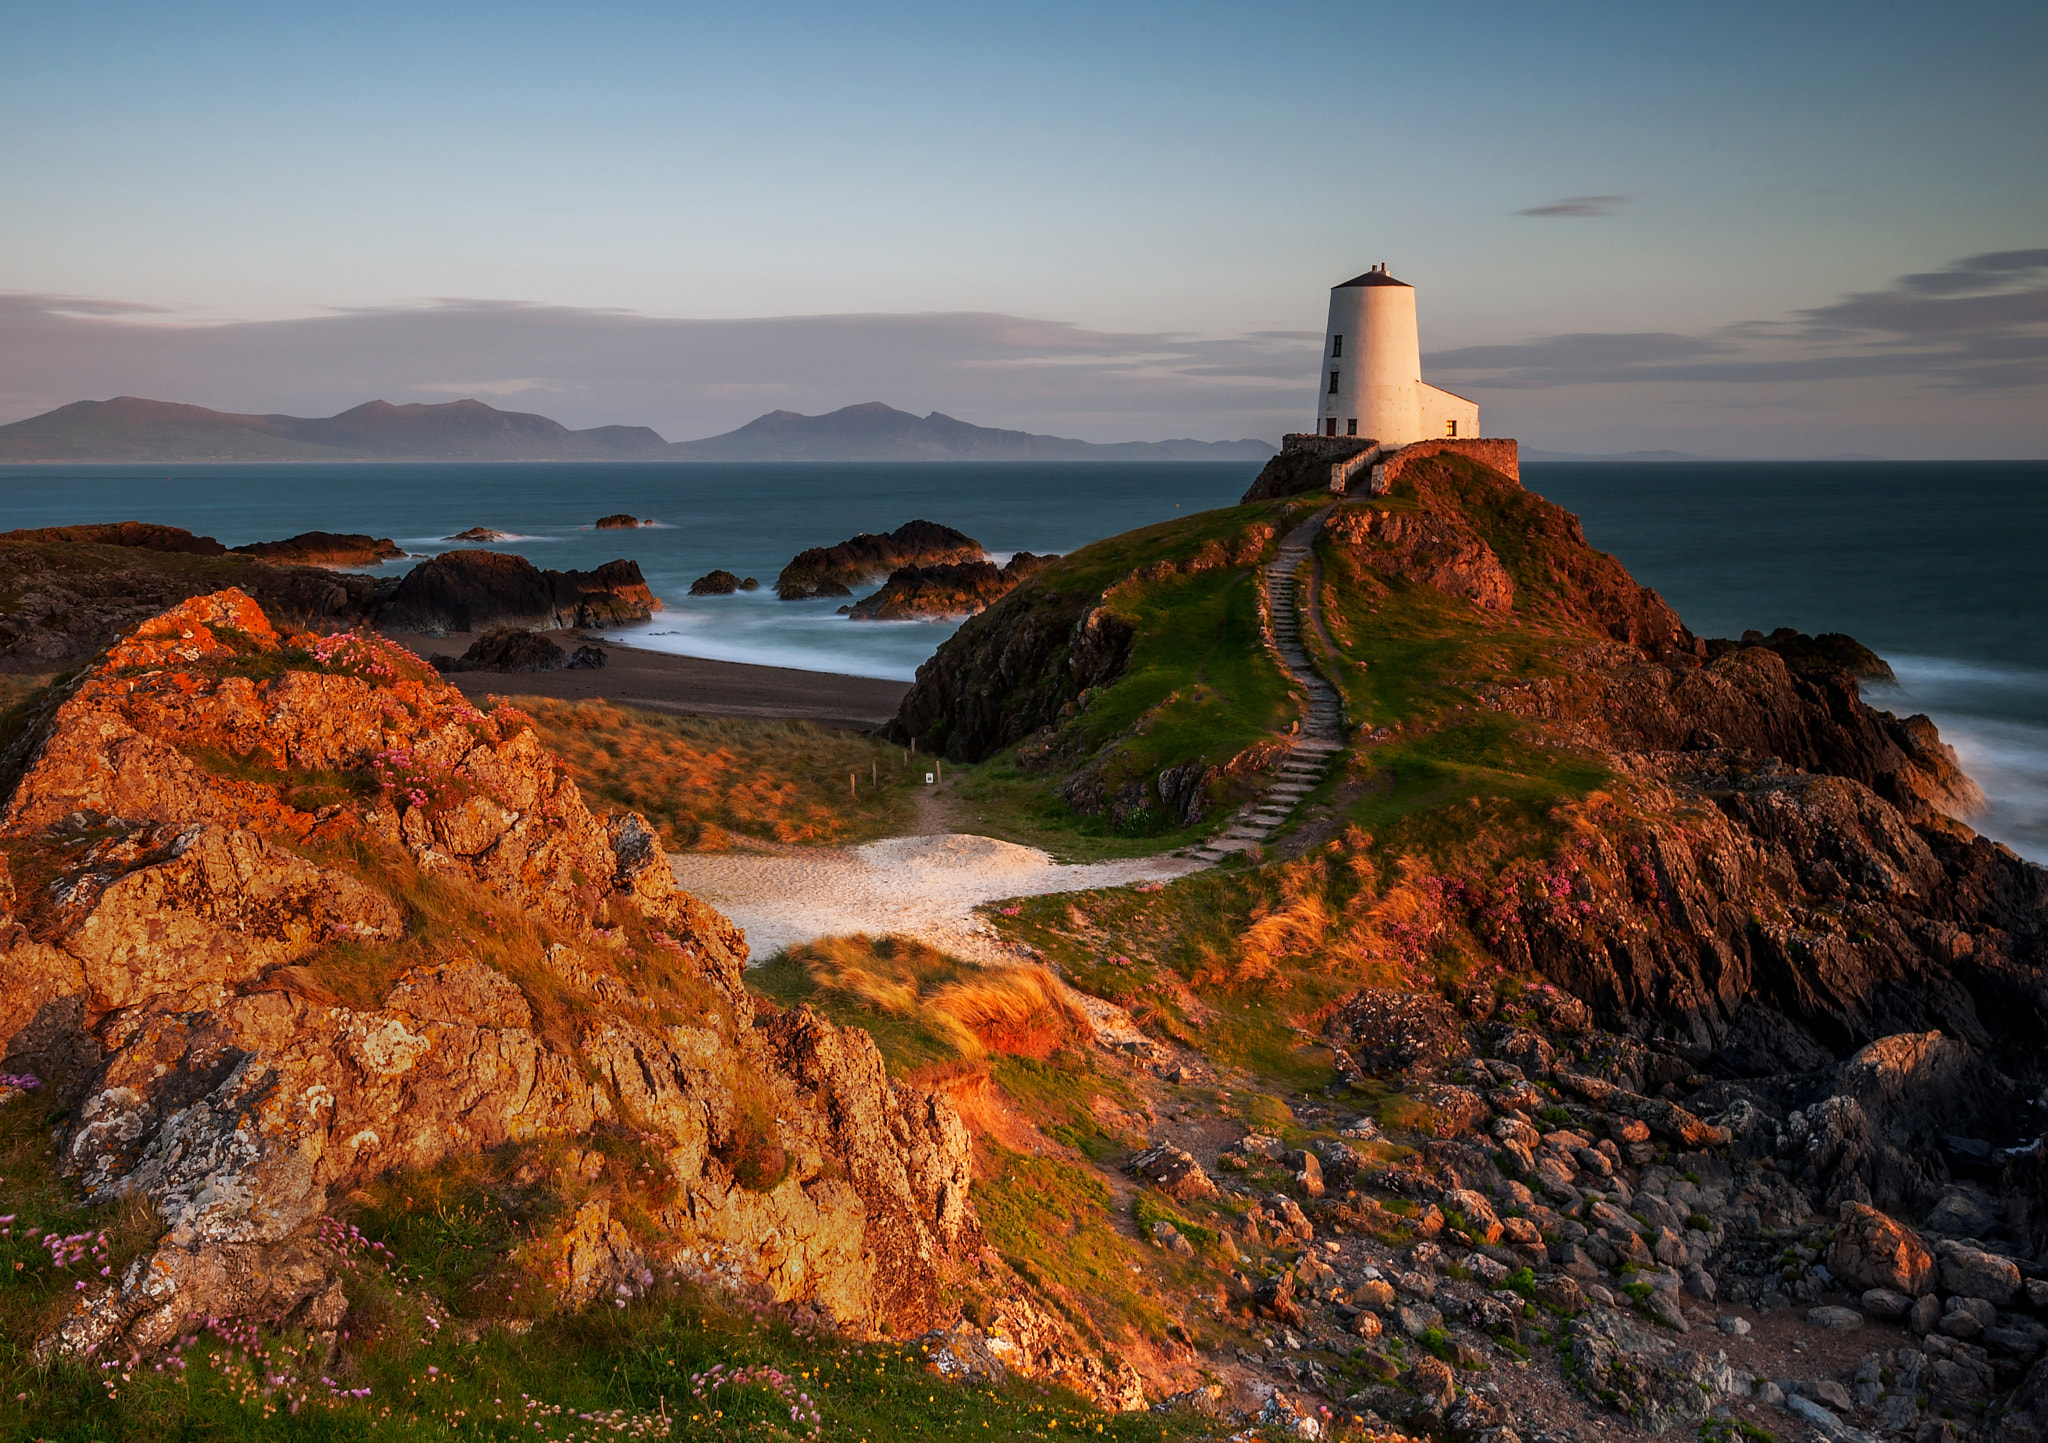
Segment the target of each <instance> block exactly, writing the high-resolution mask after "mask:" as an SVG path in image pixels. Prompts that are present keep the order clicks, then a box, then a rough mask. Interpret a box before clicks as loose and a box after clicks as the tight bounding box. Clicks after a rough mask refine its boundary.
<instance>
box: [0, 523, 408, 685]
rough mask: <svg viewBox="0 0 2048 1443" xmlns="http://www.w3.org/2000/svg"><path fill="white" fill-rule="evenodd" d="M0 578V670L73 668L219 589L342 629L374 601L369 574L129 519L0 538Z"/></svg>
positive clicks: (300, 619)
mask: <svg viewBox="0 0 2048 1443" xmlns="http://www.w3.org/2000/svg"><path fill="white" fill-rule="evenodd" d="M0 577H5V578H6V586H5V589H4V592H0V672H41V671H52V670H55V669H57V668H60V667H68V666H76V665H78V664H79V663H80V662H82V661H84V660H85V659H86V658H88V657H90V656H91V655H93V653H95V652H97V651H98V650H100V648H102V647H104V646H106V645H107V644H108V643H110V642H111V641H113V640H114V639H115V638H116V637H117V636H119V635H120V634H121V633H122V632H124V631H126V630H128V629H130V628H132V627H134V626H135V625H137V624H138V623H139V622H141V621H143V620H145V619H147V618H148V617H151V616H154V615H156V614H157V613H158V612H160V611H162V610H164V609H165V608H166V607H169V606H172V605H175V604H176V603H178V602H180V601H183V600H185V599H187V598H188V597H192V596H196V595H201V594H203V593H205V592H208V591H215V590H218V589H220V588H222V587H226V586H235V587H240V588H241V589H242V590H244V591H246V592H247V593H248V594H249V595H250V596H253V597H255V598H257V599H258V600H259V601H260V602H261V603H262V604H263V605H264V606H265V607H267V608H268V609H269V611H270V612H271V614H273V615H275V616H277V617H279V618H280V619H281V620H283V621H286V622H288V623H290V624H292V625H295V626H319V627H335V626H349V625H352V624H354V623H355V622H357V621H359V620H361V619H363V618H364V617H365V616H366V615H367V614H368V613H369V611H370V609H371V607H372V606H373V605H374V603H375V584H374V583H373V582H372V581H371V579H370V578H369V577H367V576H361V575H355V574H351V573H348V572H337V571H331V570H328V569H326V568H324V567H315V566H299V565H277V564H272V563H270V562H266V561H260V560H258V559H256V558H255V557H251V556H239V555H234V554H231V553H229V551H228V549H227V548H226V547H225V546H222V545H221V544H220V543H219V542H218V541H216V540H214V539H213V538H212V537H210V536H194V535H193V534H192V533H191V532H189V531H183V530H180V529H179V528H177V527H175V526H157V525H152V524H149V523H143V522H133V521H130V522H123V523H119V524H116V525H105V526H58V527H49V528H46V529H42V530H35V531H10V532H7V533H5V534H0Z"/></svg>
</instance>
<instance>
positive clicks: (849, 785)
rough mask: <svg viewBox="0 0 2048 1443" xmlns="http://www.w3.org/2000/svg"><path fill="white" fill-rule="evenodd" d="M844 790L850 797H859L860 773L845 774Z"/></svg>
mask: <svg viewBox="0 0 2048 1443" xmlns="http://www.w3.org/2000/svg"><path fill="white" fill-rule="evenodd" d="M846 790H847V793H848V794H849V795H851V796H855V797H858V796H859V795H860V773H858V772H848V773H847V774H846Z"/></svg>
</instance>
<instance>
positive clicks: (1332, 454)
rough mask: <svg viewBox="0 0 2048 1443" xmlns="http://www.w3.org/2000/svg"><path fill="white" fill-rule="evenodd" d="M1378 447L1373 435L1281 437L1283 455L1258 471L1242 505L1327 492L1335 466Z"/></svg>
mask: <svg viewBox="0 0 2048 1443" xmlns="http://www.w3.org/2000/svg"><path fill="white" fill-rule="evenodd" d="M1379 444H1380V443H1379V442H1377V441H1375V440H1373V439H1372V438H1371V437H1370V436H1318V435H1316V434H1315V433H1314V432H1311V431H1296V432H1290V433H1289V434H1287V435H1285V436H1282V437H1281V438H1280V454H1279V455H1278V456H1275V457H1274V458H1273V459H1272V460H1270V461H1268V462H1267V463H1266V468H1265V470H1263V471H1261V472H1259V475H1258V479H1257V480H1255V481H1253V482H1252V484H1251V487H1250V489H1248V490H1247V491H1246V492H1245V493H1244V496H1243V497H1242V498H1241V499H1240V501H1239V504H1240V505H1242V504H1244V503H1246V502H1251V501H1271V500H1273V499H1275V498H1276V497H1280V496H1293V495H1295V494H1296V493H1298V492H1302V491H1321V490H1324V489H1325V488H1327V487H1328V486H1329V484H1330V468H1331V467H1332V466H1340V465H1342V464H1343V463H1344V462H1346V461H1349V460H1351V459H1352V458H1353V457H1356V456H1361V455H1363V454H1364V453H1366V452H1368V451H1376V450H1378V449H1379ZM1366 464H1368V465H1369V464H1371V463H1369V462H1368V463H1366Z"/></svg>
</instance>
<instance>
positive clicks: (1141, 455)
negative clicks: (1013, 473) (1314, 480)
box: [0, 396, 1277, 463]
mask: <svg viewBox="0 0 2048 1443" xmlns="http://www.w3.org/2000/svg"><path fill="white" fill-rule="evenodd" d="M1276 449H1277V448H1275V447H1273V446H1269V445H1267V444H1266V443H1265V442H1264V441H1124V442H1119V443H1115V444H1110V445H1100V444H1097V443H1095V442H1091V441H1073V440H1068V439H1066V438H1064V437H1060V436H1037V435H1033V434H1032V433H1030V432H1028V431H1003V430H998V429H995V428H993V427H988V426H976V425H973V424H971V423H969V422H966V421H957V420H955V419H954V418H953V417H951V416H942V415H940V414H939V413H938V412H937V411H934V412H932V413H931V414H930V415H929V416H913V415H911V414H910V413H909V412H907V411H898V410H896V409H895V408H893V407H890V406H885V405H883V404H882V403H881V402H879V401H870V402H868V403H867V404H865V405H860V406H847V407H844V408H843V409H841V410H837V411H834V412H832V413H830V414H829V415H824V416H802V415H798V414H797V413H796V412H794V411H770V412H769V413H768V414H767V415H765V416H762V417H759V418H758V419H756V420H753V421H749V422H748V423H747V424H746V425H744V426H742V427H740V428H739V429H738V430H737V431H728V432H726V433H725V434H724V435H722V436H711V437H708V438H706V439H705V440H702V441H682V442H676V443H673V444H672V443H670V442H668V441H666V440H664V439H663V438H662V437H661V436H660V435H658V434H657V433H656V432H654V431H652V430H649V429H648V428H647V427H645V426H597V427H593V428H591V429H590V430H587V431H571V430H570V429H569V428H568V427H566V426H563V425H562V424H561V423H560V422H557V421H551V420H549V419H548V418H547V417H546V416H536V415H532V414H530V413H527V412H523V411H500V410H498V409H497V408H496V407H495V406H488V405H486V404H484V403H483V402H482V401H474V400H468V401H448V402H445V403H443V404H440V405H422V404H413V405H405V406H394V405H392V404H390V403H389V402H387V401H369V402H366V403H365V404H363V405H360V406H357V407H355V408H354V409H352V410H348V411H343V412H342V413H341V414H340V415H338V416H326V417H305V416H245V415H239V414H236V413H234V412H231V411H210V410H208V409H206V408H205V407H204V406H185V405H180V404H178V403H176V402H172V401H145V400H142V399H140V398H138V397H135V396H116V397H115V398H114V399H113V400H111V401H74V402H73V403H72V404H70V405H68V406H59V407H58V408H57V409H56V410H54V411H47V412H45V413H44V414H42V415H40V416H31V417H30V418H29V419H27V420H26V421H16V422H14V423H13V424H12V425H7V426H0V462H8V461H44V462H48V461H100V462H122V461H127V462H148V463H156V462H177V461H1263V460H1265V459H1266V458H1267V457H1268V456H1271V455H1273V454H1274V452H1275V450H1276Z"/></svg>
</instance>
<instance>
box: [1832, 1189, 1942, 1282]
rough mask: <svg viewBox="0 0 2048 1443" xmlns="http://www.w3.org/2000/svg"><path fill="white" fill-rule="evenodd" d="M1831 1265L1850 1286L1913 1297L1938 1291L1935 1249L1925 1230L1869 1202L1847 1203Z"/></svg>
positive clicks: (1844, 1207)
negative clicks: (1928, 1242)
mask: <svg viewBox="0 0 2048 1443" xmlns="http://www.w3.org/2000/svg"><path fill="white" fill-rule="evenodd" d="M1828 1268H1829V1270H1830V1271H1831V1272H1833V1273H1834V1275H1835V1276H1836V1277H1838V1278H1840V1279H1841V1280H1842V1281H1843V1282H1844V1283H1846V1284H1847V1285H1848V1286H1849V1287H1850V1288H1852V1289H1855V1290H1857V1291H1859V1292H1860V1291H1862V1290H1863V1289H1866V1288H1883V1289H1885V1290H1887V1291H1889V1292H1893V1293H1900V1294H1903V1295H1904V1296H1906V1297H1908V1298H1917V1297H1920V1296H1922V1295H1923V1294H1925V1293H1929V1292H1932V1291H1933V1290H1934V1279H1935V1267H1934V1254H1932V1253H1930V1252H1929V1251H1928V1250H1927V1245H1926V1244H1925V1243H1924V1242H1922V1241H1921V1240H1920V1236H1919V1234H1917V1233H1915V1232H1914V1231H1913V1230H1912V1229H1910V1228H1907V1227H1904V1226H1902V1225H1900V1224H1899V1223H1897V1222H1895V1221H1893V1220H1892V1219H1891V1218H1889V1217H1887V1216H1886V1215H1885V1214H1883V1213H1881V1212H1879V1211H1878V1210H1877V1209H1876V1208H1874V1207H1870V1206H1868V1205H1867V1204H1865V1203H1855V1202H1852V1203H1845V1204H1843V1206H1842V1223H1841V1226H1840V1227H1838V1228H1837V1229H1836V1230H1835V1240H1834V1243H1833V1244H1832V1245H1831V1246H1830V1247H1829V1249H1828Z"/></svg>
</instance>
